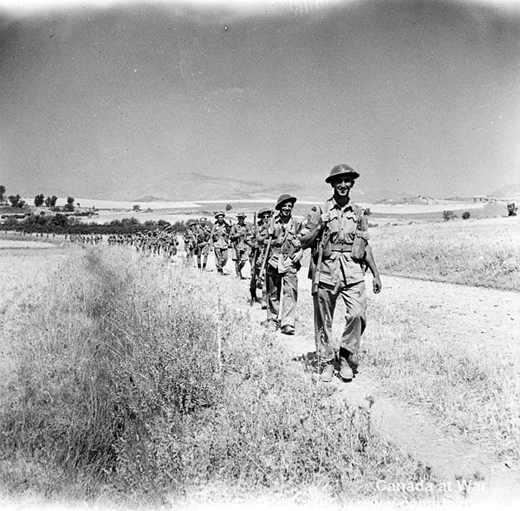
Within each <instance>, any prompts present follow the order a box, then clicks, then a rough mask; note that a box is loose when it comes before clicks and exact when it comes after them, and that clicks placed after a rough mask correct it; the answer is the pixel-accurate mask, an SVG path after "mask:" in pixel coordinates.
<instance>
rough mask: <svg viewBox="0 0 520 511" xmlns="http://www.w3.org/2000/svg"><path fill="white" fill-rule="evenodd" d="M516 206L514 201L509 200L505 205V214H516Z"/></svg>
mask: <svg viewBox="0 0 520 511" xmlns="http://www.w3.org/2000/svg"><path fill="white" fill-rule="evenodd" d="M517 210H518V208H517V206H516V204H515V203H514V202H510V203H509V204H508V205H507V216H516V212H517Z"/></svg>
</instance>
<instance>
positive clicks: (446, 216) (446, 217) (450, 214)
mask: <svg viewBox="0 0 520 511" xmlns="http://www.w3.org/2000/svg"><path fill="white" fill-rule="evenodd" d="M442 218H444V221H446V222H448V221H449V220H453V219H455V218H457V215H456V214H455V213H454V212H453V211H449V210H448V211H443V212H442Z"/></svg>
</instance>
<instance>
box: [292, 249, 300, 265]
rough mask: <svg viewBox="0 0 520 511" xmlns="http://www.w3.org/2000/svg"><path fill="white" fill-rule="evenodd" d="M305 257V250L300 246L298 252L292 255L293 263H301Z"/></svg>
mask: <svg viewBox="0 0 520 511" xmlns="http://www.w3.org/2000/svg"><path fill="white" fill-rule="evenodd" d="M302 257H303V250H302V249H301V248H300V249H299V250H298V251H297V252H295V253H294V254H293V255H292V256H291V259H292V262H293V263H299V262H300V261H301V260H302Z"/></svg>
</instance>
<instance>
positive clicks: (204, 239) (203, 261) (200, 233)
mask: <svg viewBox="0 0 520 511" xmlns="http://www.w3.org/2000/svg"><path fill="white" fill-rule="evenodd" d="M194 234H195V238H196V240H197V244H196V246H195V252H196V254H197V268H198V269H199V270H205V269H206V265H207V264H208V254H209V245H210V242H211V229H210V227H209V225H208V219H207V218H206V217H205V216H203V217H202V218H201V219H200V220H199V225H198V226H197V229H196V231H195V233H194Z"/></svg>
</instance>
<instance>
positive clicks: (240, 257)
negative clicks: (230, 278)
mask: <svg viewBox="0 0 520 511" xmlns="http://www.w3.org/2000/svg"><path fill="white" fill-rule="evenodd" d="M237 219H238V223H236V224H235V225H233V227H231V231H230V233H229V239H230V241H231V244H232V257H231V258H232V259H233V261H235V271H236V274H237V277H238V278H239V279H241V280H244V279H245V277H244V276H243V275H242V268H243V267H244V266H245V264H246V261H247V259H248V257H249V245H248V244H247V239H248V238H249V233H250V231H249V227H248V226H247V225H246V223H245V219H246V215H245V214H244V213H239V214H238V215H237Z"/></svg>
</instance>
